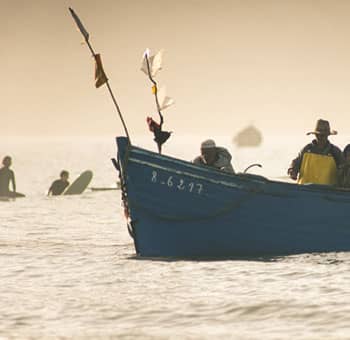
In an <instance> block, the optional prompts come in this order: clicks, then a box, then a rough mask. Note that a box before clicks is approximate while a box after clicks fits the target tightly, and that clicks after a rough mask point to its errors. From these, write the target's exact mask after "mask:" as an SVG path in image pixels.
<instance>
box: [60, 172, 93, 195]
mask: <svg viewBox="0 0 350 340" xmlns="http://www.w3.org/2000/svg"><path fill="white" fill-rule="evenodd" d="M92 176H93V173H92V171H91V170H86V171H84V172H83V173H82V174H81V175H80V176H79V177H78V178H77V179H76V180H75V181H74V182H73V183H72V184H71V185H69V186H68V188H67V189H66V190H65V191H64V192H63V195H80V194H82V193H83V192H84V190H85V189H86V188H87V186H88V185H89V184H90V182H91V180H92Z"/></svg>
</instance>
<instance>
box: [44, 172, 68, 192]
mask: <svg viewBox="0 0 350 340" xmlns="http://www.w3.org/2000/svg"><path fill="white" fill-rule="evenodd" d="M68 178H69V172H68V171H66V170H62V171H61V173H60V178H59V179H56V180H55V181H54V182H53V183H52V184H51V186H50V189H49V192H48V193H47V196H50V195H52V196H57V195H61V194H62V193H63V191H64V189H66V188H67V187H68V185H69V182H68Z"/></svg>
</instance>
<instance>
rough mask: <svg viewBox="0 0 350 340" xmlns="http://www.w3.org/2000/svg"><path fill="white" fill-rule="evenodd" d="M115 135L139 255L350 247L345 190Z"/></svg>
mask: <svg viewBox="0 0 350 340" xmlns="http://www.w3.org/2000/svg"><path fill="white" fill-rule="evenodd" d="M128 141H129V140H128V139H127V138H126V137H118V138H117V146H118V157H117V162H116V166H117V167H118V169H119V173H120V178H121V184H122V198H123V201H124V204H125V210H126V215H127V218H128V228H129V232H130V234H131V235H132V238H133V240H134V244H135V250H136V253H137V255H139V256H147V257H184V258H186V257H237V256H238V257H244V256H269V255H286V254H299V253H310V252H334V251H349V250H350V209H349V207H350V192H349V191H346V190H345V189H336V188H332V187H330V186H323V185H313V184H312V185H297V184H292V183H284V182H277V181H271V180H268V179H267V178H265V177H262V176H258V175H252V174H245V173H244V174H243V173H242V174H227V173H224V172H222V171H219V170H216V169H213V168H209V167H204V166H197V165H195V164H192V163H190V162H187V161H183V160H180V159H176V158H172V157H169V156H166V155H161V154H158V153H154V152H152V151H148V150H145V149H142V148H139V147H135V146H132V145H130V144H129V142H128Z"/></svg>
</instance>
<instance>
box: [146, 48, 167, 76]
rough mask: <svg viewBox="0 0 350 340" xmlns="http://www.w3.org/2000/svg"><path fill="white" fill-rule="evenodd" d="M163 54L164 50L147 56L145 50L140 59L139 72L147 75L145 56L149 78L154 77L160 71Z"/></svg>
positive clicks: (147, 51)
mask: <svg viewBox="0 0 350 340" xmlns="http://www.w3.org/2000/svg"><path fill="white" fill-rule="evenodd" d="M163 53H164V50H160V51H159V52H158V53H157V54H155V55H154V56H149V50H148V49H147V50H146V52H145V53H144V57H143V59H142V66H141V71H143V72H144V73H146V75H148V70H147V61H146V55H147V56H148V61H149V68H150V74H151V77H152V78H153V77H155V76H156V74H157V73H158V71H160V70H161V69H162V61H163Z"/></svg>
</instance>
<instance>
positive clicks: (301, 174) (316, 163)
mask: <svg viewBox="0 0 350 340" xmlns="http://www.w3.org/2000/svg"><path fill="white" fill-rule="evenodd" d="M310 134H314V135H315V137H316V138H315V139H314V140H313V141H312V142H311V143H310V144H307V145H306V146H305V147H304V148H303V149H302V150H301V151H300V153H299V155H298V157H297V158H295V159H293V161H292V163H291V165H290V167H289V169H288V175H289V176H290V178H292V179H294V180H298V183H299V184H307V183H314V184H325V185H337V184H338V169H339V167H340V166H341V165H342V164H343V163H344V157H343V154H342V152H341V150H340V149H339V148H338V147H337V146H335V145H333V144H331V143H330V142H329V140H328V136H330V135H336V134H337V132H336V131H333V130H331V128H330V125H329V122H328V121H327V120H323V119H319V120H318V121H317V123H316V128H315V130H314V131H311V132H308V133H307V135H310Z"/></svg>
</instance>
